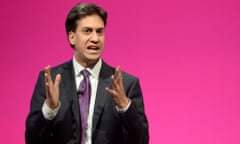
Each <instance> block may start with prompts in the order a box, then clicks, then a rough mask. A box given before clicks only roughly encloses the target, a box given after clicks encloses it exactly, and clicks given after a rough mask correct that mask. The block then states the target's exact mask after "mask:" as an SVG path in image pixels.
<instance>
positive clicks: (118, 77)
mask: <svg viewBox="0 0 240 144" xmlns="http://www.w3.org/2000/svg"><path fill="white" fill-rule="evenodd" d="M115 73H116V81H117V83H118V84H120V83H121V81H122V72H121V69H120V66H118V67H117V68H116V72H115Z"/></svg>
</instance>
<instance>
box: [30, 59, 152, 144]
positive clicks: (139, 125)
mask: <svg viewBox="0 0 240 144" xmlns="http://www.w3.org/2000/svg"><path fill="white" fill-rule="evenodd" d="M58 73H60V74H61V76H62V80H61V84H60V101H61V107H60V109H59V111H58V114H57V116H56V117H55V118H54V119H53V120H51V121H49V120H46V119H45V118H44V117H43V114H42V112H41V108H42V105H43V103H44V101H45V99H46V92H45V84H44V72H43V71H42V72H40V74H39V77H38V80H37V83H36V86H35V90H34V93H33V96H32V100H31V110H30V113H29V115H28V117H27V121H26V132H25V139H26V143H27V144H80V139H81V137H80V136H81V129H80V124H81V123H80V122H81V121H80V118H79V117H80V116H79V104H78V98H77V94H76V86H75V78H74V70H73V64H72V60H71V61H69V62H66V63H64V64H61V65H59V66H57V67H55V68H53V69H52V77H53V78H55V76H56V74H58ZM114 73H115V69H114V68H112V67H110V66H108V65H107V64H106V63H104V62H103V63H102V68H101V71H100V76H99V83H98V88H97V96H96V102H95V106H94V116H93V129H92V143H93V144H147V143H148V142H149V135H148V122H147V119H146V116H145V113H144V104H143V98H142V92H141V88H140V85H139V81H138V79H137V78H135V77H133V76H131V75H129V74H127V73H125V72H123V73H122V75H123V84H124V88H125V92H126V95H127V96H128V97H129V98H130V99H131V101H132V104H131V106H130V107H129V109H128V110H127V111H126V112H125V113H118V112H117V111H116V109H115V104H114V102H113V100H112V97H111V95H109V94H108V93H106V91H105V87H107V86H108V87H110V88H111V79H110V77H111V75H113V74H114Z"/></svg>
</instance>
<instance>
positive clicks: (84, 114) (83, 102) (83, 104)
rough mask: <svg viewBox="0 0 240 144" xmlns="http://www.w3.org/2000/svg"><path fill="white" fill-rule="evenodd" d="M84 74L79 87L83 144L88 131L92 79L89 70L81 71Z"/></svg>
mask: <svg viewBox="0 0 240 144" xmlns="http://www.w3.org/2000/svg"><path fill="white" fill-rule="evenodd" d="M81 74H82V75H83V80H82V81H81V83H80V87H79V108H80V115H81V116H80V117H81V123H82V133H81V134H82V136H81V144H84V143H85V141H86V131H87V118H88V109H89V100H90V93H91V87H90V81H89V72H88V71H87V70H86V69H84V70H82V71H81Z"/></svg>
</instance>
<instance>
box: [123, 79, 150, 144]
mask: <svg viewBox="0 0 240 144" xmlns="http://www.w3.org/2000/svg"><path fill="white" fill-rule="evenodd" d="M126 88H127V87H126ZM126 88H125V90H126V95H127V96H128V97H129V98H130V99H131V102H132V103H131V105H130V107H129V109H128V110H127V111H126V112H125V113H122V114H121V117H122V120H123V125H124V131H125V134H126V135H127V136H126V138H127V139H126V141H127V143H131V144H148V143H149V132H148V121H147V118H146V115H145V112H144V103H143V97H142V91H141V87H140V84H139V80H138V79H134V80H133V81H132V82H131V83H130V85H129V86H128V88H127V89H126Z"/></svg>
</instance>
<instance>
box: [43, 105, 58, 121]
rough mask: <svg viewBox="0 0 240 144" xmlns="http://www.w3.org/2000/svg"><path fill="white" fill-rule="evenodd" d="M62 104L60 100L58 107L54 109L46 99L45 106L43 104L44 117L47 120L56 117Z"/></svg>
mask: <svg viewBox="0 0 240 144" xmlns="http://www.w3.org/2000/svg"><path fill="white" fill-rule="evenodd" d="M60 106H61V102H60V101H59V105H58V107H57V108H56V109H54V110H53V109H51V108H49V107H48V105H47V103H46V101H45V102H44V104H43V106H42V113H43V117H44V118H45V119H47V120H53V119H54V118H55V117H56V115H57V113H58V110H59V108H60Z"/></svg>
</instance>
